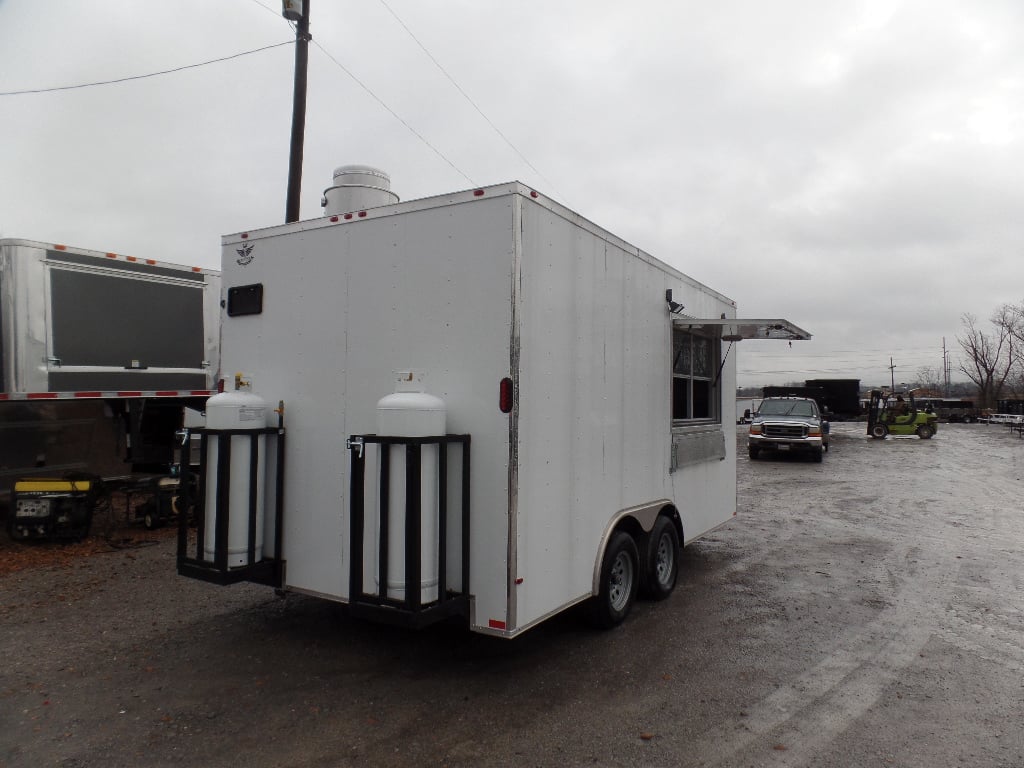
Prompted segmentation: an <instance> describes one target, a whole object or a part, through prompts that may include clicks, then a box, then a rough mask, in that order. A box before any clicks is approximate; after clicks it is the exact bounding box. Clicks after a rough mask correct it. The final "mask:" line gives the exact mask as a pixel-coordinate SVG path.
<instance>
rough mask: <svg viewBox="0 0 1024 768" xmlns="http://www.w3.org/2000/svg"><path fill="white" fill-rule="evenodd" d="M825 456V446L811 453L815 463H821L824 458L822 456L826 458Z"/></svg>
mask: <svg viewBox="0 0 1024 768" xmlns="http://www.w3.org/2000/svg"><path fill="white" fill-rule="evenodd" d="M824 456H825V451H824V449H823V448H819V449H818V450H816V451H815V452H814V453H812V454H811V461H813V462H814V463H815V464H821V460H822V458H824Z"/></svg>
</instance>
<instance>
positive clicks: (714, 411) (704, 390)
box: [672, 327, 722, 421]
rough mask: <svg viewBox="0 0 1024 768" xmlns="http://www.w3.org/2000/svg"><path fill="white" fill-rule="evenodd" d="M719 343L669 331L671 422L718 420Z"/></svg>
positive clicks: (699, 336) (705, 337) (709, 337)
mask: <svg viewBox="0 0 1024 768" xmlns="http://www.w3.org/2000/svg"><path fill="white" fill-rule="evenodd" d="M719 350H720V341H719V339H718V338H716V337H712V336H709V335H706V334H702V333H695V332H693V331H689V330H684V329H682V328H678V327H676V328H673V329H672V420H673V421H719V420H720V419H721V413H722V408H721V396H720V387H719V384H720V382H716V378H717V375H716V374H717V373H718V365H717V361H718V359H719V354H720V352H719Z"/></svg>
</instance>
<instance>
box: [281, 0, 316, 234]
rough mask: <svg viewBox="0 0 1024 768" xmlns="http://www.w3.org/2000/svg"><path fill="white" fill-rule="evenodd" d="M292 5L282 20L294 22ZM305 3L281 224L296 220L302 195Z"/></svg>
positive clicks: (297, 32)
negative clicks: (285, 193)
mask: <svg viewBox="0 0 1024 768" xmlns="http://www.w3.org/2000/svg"><path fill="white" fill-rule="evenodd" d="M294 5H296V3H294V2H287V1H286V2H285V3H284V16H285V18H291V19H294V15H290V14H289V9H290V8H292V7H293V6H294ZM309 41H310V36H309V0H303V1H302V11H301V13H300V14H299V17H298V19H297V20H296V22H295V89H294V93H293V96H292V143H291V153H290V154H289V157H288V201H287V203H286V206H285V217H284V220H285V223H286V224H287V223H290V222H293V221H298V220H299V198H300V197H301V194H302V148H303V142H304V139H305V135H306V70H307V68H308V65H309Z"/></svg>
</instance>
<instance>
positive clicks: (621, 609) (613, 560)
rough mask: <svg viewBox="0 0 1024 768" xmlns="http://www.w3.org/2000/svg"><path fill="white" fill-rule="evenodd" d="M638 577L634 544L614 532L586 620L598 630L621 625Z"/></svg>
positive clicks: (633, 594)
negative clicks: (597, 588) (588, 619)
mask: <svg viewBox="0 0 1024 768" xmlns="http://www.w3.org/2000/svg"><path fill="white" fill-rule="evenodd" d="M639 575H640V556H639V555H638V554H637V549H636V542H635V541H633V537H632V536H630V535H629V534H628V533H624V532H622V531H616V532H615V533H613V534H612V537H611V539H610V540H609V541H608V549H606V550H605V553H604V560H602V561H601V577H600V581H599V582H598V583H599V587H600V588H599V590H598V593H597V596H596V597H595V598H593V604H592V607H591V614H590V618H591V621H592V622H593V624H594V625H595V626H597V627H599V628H601V629H610V628H611V627H614V626H616V625H618V624H621V623H622V622H623V620H624V619H625V618H626V616H627V615H628V614H629V609H630V608H632V607H633V600H634V598H635V597H636V590H637V586H638V582H639Z"/></svg>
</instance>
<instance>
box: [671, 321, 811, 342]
mask: <svg viewBox="0 0 1024 768" xmlns="http://www.w3.org/2000/svg"><path fill="white" fill-rule="evenodd" d="M672 326H673V327H674V328H679V329H680V330H684V331H697V332H699V333H706V334H708V335H710V336H718V337H720V338H721V339H722V341H740V340H741V339H782V340H783V341H786V340H789V341H797V340H807V339H810V338H811V334H809V333H808V332H807V331H805V330H804V329H803V328H800V327H798V326H796V325H793V323H791V322H789V320H747V319H745V318H735V317H734V318H731V319H721V318H714V319H706V318H686V317H677V318H674V319H673V320H672Z"/></svg>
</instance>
